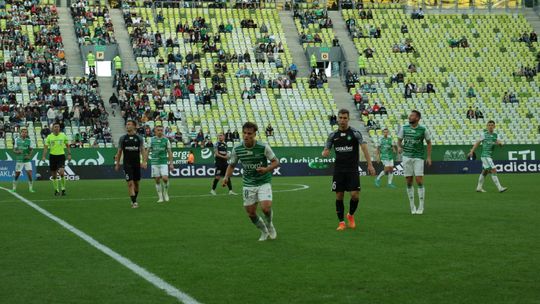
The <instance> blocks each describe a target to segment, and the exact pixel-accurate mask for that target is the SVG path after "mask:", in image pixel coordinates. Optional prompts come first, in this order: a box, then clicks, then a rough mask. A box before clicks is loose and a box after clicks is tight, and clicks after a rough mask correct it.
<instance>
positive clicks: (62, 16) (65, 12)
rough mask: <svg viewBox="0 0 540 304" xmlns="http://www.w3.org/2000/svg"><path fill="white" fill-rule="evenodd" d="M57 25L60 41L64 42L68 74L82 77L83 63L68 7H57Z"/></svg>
mask: <svg viewBox="0 0 540 304" xmlns="http://www.w3.org/2000/svg"><path fill="white" fill-rule="evenodd" d="M58 25H59V26H60V34H61V35H62V41H63V43H64V52H65V55H66V62H67V64H68V76H70V77H82V76H84V63H83V61H82V57H81V51H80V49H79V45H78V44H77V37H76V36H75V28H74V27H73V19H72V18H71V13H70V11H69V8H68V7H65V6H63V7H58Z"/></svg>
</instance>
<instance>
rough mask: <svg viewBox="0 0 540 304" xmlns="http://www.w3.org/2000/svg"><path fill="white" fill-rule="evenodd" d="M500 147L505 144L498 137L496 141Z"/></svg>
mask: <svg viewBox="0 0 540 304" xmlns="http://www.w3.org/2000/svg"><path fill="white" fill-rule="evenodd" d="M495 143H496V144H497V145H498V146H499V147H502V145H503V142H502V141H501V140H499V139H497V141H496V142H495Z"/></svg>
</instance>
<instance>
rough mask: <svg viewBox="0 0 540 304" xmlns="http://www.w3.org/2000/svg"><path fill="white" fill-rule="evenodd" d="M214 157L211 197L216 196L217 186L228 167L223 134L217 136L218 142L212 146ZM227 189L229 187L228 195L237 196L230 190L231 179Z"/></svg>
mask: <svg viewBox="0 0 540 304" xmlns="http://www.w3.org/2000/svg"><path fill="white" fill-rule="evenodd" d="M214 157H215V159H216V161H215V165H216V176H215V177H214V182H213V183H212V190H211V191H210V193H211V194H212V195H216V187H217V184H218V182H219V180H220V179H221V177H223V176H225V172H226V171H227V166H228V165H227V160H228V159H229V156H228V153H227V143H226V142H225V135H223V133H219V134H218V142H217V143H216V144H215V145H214ZM227 187H229V195H237V194H236V193H234V192H233V190H232V183H231V179H229V180H228V182H227Z"/></svg>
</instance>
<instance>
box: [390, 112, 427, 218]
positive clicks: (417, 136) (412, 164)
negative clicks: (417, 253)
mask: <svg viewBox="0 0 540 304" xmlns="http://www.w3.org/2000/svg"><path fill="white" fill-rule="evenodd" d="M421 118H422V114H420V112H419V111H417V110H412V111H411V114H409V124H408V125H405V126H403V127H401V129H400V130H399V133H398V153H401V152H403V159H402V162H401V163H402V165H403V174H404V175H405V179H406V181H407V195H408V196H409V204H410V205H411V214H422V213H424V198H425V193H426V190H425V188H424V152H425V151H424V141H426V143H427V159H426V160H425V162H426V163H427V165H428V166H431V133H430V132H429V130H428V129H427V128H426V127H425V126H423V125H420V124H419V121H420V119H421ZM413 176H414V177H415V178H416V184H417V185H418V200H419V205H418V208H416V205H415V203H414V187H413Z"/></svg>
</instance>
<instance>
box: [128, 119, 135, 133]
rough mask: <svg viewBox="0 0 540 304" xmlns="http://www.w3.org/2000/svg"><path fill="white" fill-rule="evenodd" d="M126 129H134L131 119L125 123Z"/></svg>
mask: <svg viewBox="0 0 540 304" xmlns="http://www.w3.org/2000/svg"><path fill="white" fill-rule="evenodd" d="M126 130H127V131H128V132H131V131H134V130H135V124H134V123H133V122H131V121H129V122H128V123H127V124H126Z"/></svg>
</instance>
